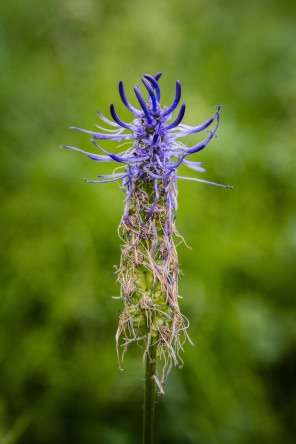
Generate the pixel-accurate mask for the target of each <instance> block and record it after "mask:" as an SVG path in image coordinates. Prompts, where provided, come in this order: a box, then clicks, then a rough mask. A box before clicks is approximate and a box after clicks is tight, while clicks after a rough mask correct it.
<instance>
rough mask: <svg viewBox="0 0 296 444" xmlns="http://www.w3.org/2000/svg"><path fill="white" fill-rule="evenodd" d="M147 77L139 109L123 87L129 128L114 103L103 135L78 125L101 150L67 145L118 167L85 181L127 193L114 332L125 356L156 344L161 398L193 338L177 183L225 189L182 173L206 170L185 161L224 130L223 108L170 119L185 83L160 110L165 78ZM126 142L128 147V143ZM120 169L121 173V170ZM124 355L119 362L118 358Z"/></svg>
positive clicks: (183, 107)
mask: <svg viewBox="0 0 296 444" xmlns="http://www.w3.org/2000/svg"><path fill="white" fill-rule="evenodd" d="M160 77H161V73H158V74H156V75H155V76H154V77H152V76H150V75H148V74H146V75H144V77H143V78H142V82H143V84H144V87H145V89H146V90H147V93H148V100H147V101H145V99H144V97H143V95H142V93H141V91H140V88H139V87H138V86H136V87H135V88H134V91H135V94H136V97H137V100H138V102H139V107H138V108H135V107H134V106H132V105H131V104H130V102H129V101H128V99H127V97H126V94H125V91H124V87H123V83H122V82H119V94H120V97H121V100H122V102H123V103H124V105H125V106H126V107H127V109H128V110H129V111H130V112H131V113H132V114H133V115H134V119H133V121H132V122H131V123H125V122H123V121H122V120H121V119H120V118H119V117H118V115H117V113H116V111H115V108H114V105H113V104H111V106H110V112H111V116H112V118H113V120H109V119H107V118H106V117H104V116H103V115H102V114H101V113H100V112H99V116H100V118H101V120H102V121H103V122H104V123H105V124H107V125H108V126H109V128H103V127H101V126H98V128H99V129H100V130H103V131H104V132H92V131H87V130H83V129H80V128H76V127H73V129H76V130H78V131H82V132H85V133H88V134H91V135H92V138H91V139H90V140H91V142H92V143H93V144H94V145H95V146H96V148H98V150H100V151H101V152H102V154H93V153H90V152H86V151H83V150H80V149H78V148H74V147H71V146H65V147H64V148H70V149H72V150H76V151H80V152H82V153H84V154H86V155H87V156H88V157H89V158H90V159H92V160H95V161H97V162H116V163H117V164H118V167H117V168H116V169H115V170H114V172H113V174H110V175H105V176H98V178H99V180H87V182H91V183H106V182H117V181H121V184H122V190H123V192H124V193H125V194H126V197H125V199H124V202H125V207H124V212H123V216H122V220H121V223H120V227H119V228H120V230H119V235H120V238H121V240H122V242H123V245H122V247H121V252H122V254H121V262H120V266H119V267H118V268H117V271H116V273H115V274H117V278H118V281H119V282H120V284H121V298H122V300H123V301H124V310H123V312H122V314H121V316H120V320H119V327H118V331H117V334H116V343H117V349H119V345H120V344H119V340H120V337H122V336H123V339H124V342H123V344H121V345H120V347H123V353H122V356H123V354H124V352H125V350H126V348H127V347H128V345H129V344H130V343H131V342H133V341H136V342H137V343H138V344H139V345H141V346H142V347H143V348H144V350H145V352H144V354H145V355H146V354H149V347H150V346H151V344H155V346H156V347H157V351H158V356H159V357H160V358H162V359H163V360H164V364H163V371H162V375H161V377H160V379H158V377H157V376H156V375H154V379H155V381H156V382H157V384H158V386H159V389H160V393H163V384H164V382H165V379H166V376H167V374H168V373H169V371H170V368H171V366H172V363H174V364H175V365H176V366H178V367H180V366H181V365H182V359H181V358H180V355H179V352H180V350H182V345H183V342H184V341H185V340H186V339H189V337H188V334H187V327H188V325H189V322H188V320H187V318H186V317H185V316H184V315H182V314H181V312H180V309H179V305H178V298H179V297H180V296H179V293H178V281H179V279H180V273H181V271H180V268H179V262H178V255H177V251H176V246H175V244H174V237H175V236H177V237H178V238H179V239H181V241H184V239H183V237H182V236H181V235H180V234H179V233H178V231H177V229H176V227H175V219H176V214H177V194H178V189H177V182H178V179H186V180H193V181H198V182H205V183H208V184H211V185H217V186H220V187H226V188H231V187H230V186H225V185H219V184H216V183H213V182H208V181H206V180H202V179H199V178H190V177H183V176H178V173H177V170H178V167H179V166H180V165H181V164H183V165H186V166H187V167H189V168H191V169H192V170H195V171H198V172H204V171H205V170H204V169H203V168H202V167H201V165H202V164H203V162H194V161H190V160H187V158H188V156H189V155H190V154H193V153H197V152H198V151H201V150H202V149H203V148H205V147H206V145H207V144H208V143H209V142H210V140H211V139H212V138H213V137H214V136H216V132H217V129H218V126H219V117H220V108H221V106H217V111H216V112H215V114H214V116H213V117H211V118H210V119H209V120H207V121H206V122H204V123H203V124H201V125H198V126H189V125H184V124H182V123H181V122H182V120H183V117H184V114H185V104H184V103H183V104H182V105H181V106H180V109H179V112H178V115H177V117H176V118H175V119H174V120H173V121H171V120H172V114H173V112H174V111H175V110H176V109H177V107H178V105H179V103H180V99H181V84H180V82H179V81H178V80H177V82H176V93H175V98H174V101H173V103H172V104H171V106H169V107H168V108H166V107H161V105H160V87H159V83H158V81H159V79H160ZM211 124H213V129H212V130H211V131H209V130H208V133H209V134H208V135H207V137H205V139H204V140H203V141H202V142H199V143H198V144H196V145H194V146H192V147H188V146H187V145H185V144H183V143H182V142H181V141H180V139H181V138H183V137H187V136H190V135H192V134H195V133H199V132H201V131H203V130H206V129H207V128H208V127H210V125H211ZM100 139H101V140H114V141H115V142H121V144H120V146H122V145H123V144H124V145H125V146H126V149H125V151H123V152H119V153H116V154H114V153H111V152H108V151H106V150H105V149H104V148H102V147H101V146H100V145H98V143H97V140H100ZM122 142H124V143H123V144H122ZM118 170H121V172H118ZM118 357H119V361H120V366H121V365H122V364H121V358H120V353H119V352H118Z"/></svg>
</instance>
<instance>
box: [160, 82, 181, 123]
mask: <svg viewBox="0 0 296 444" xmlns="http://www.w3.org/2000/svg"><path fill="white" fill-rule="evenodd" d="M180 99H181V83H180V82H179V80H177V82H176V95H175V100H174V101H173V103H172V105H171V106H170V107H169V108H168V109H166V110H165V111H164V112H163V113H162V116H163V117H165V116H168V115H169V114H171V113H172V112H173V111H174V110H175V109H176V108H177V106H178V105H179V102H180Z"/></svg>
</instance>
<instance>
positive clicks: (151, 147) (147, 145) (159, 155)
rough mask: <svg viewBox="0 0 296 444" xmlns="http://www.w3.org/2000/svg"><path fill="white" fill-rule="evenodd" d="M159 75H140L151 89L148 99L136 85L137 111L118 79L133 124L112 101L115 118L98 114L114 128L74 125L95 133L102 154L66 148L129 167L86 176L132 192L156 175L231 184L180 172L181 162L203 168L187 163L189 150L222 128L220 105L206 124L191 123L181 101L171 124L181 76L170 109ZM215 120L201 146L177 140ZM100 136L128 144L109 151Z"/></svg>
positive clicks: (163, 177)
mask: <svg viewBox="0 0 296 444" xmlns="http://www.w3.org/2000/svg"><path fill="white" fill-rule="evenodd" d="M160 76H161V73H158V74H156V75H155V76H154V77H152V76H150V75H148V74H145V75H144V77H142V82H143V84H144V86H145V88H146V90H147V92H148V101H147V102H146V101H145V99H144V97H143V95H142V93H141V91H140V89H139V87H138V86H136V87H135V88H134V91H135V94H136V97H137V99H138V102H139V106H140V107H139V109H136V108H134V107H133V106H132V105H131V104H130V102H129V101H128V99H127V97H126V94H125V91H124V87H123V83H122V82H119V94H120V97H121V100H122V102H123V103H124V105H125V106H126V107H127V109H128V110H129V111H131V112H132V113H133V114H134V116H135V118H134V120H133V121H132V122H131V123H125V122H123V121H122V120H121V119H120V118H119V117H118V115H117V113H116V111H115V108H114V105H113V103H112V104H111V106H110V112H111V116H112V118H113V120H114V121H112V120H109V119H107V118H106V117H104V116H103V115H102V114H101V113H100V112H99V116H100V118H101V119H102V121H103V122H104V123H107V124H108V125H109V126H111V127H112V129H110V128H104V127H101V126H98V128H99V129H101V130H103V131H105V132H93V131H87V130H83V129H81V128H77V127H71V129H76V130H78V131H82V132H85V133H87V134H91V135H92V138H91V139H90V140H91V142H92V143H93V144H94V145H95V146H96V147H97V148H98V149H99V150H100V151H101V152H102V153H104V154H103V155H102V154H92V153H89V152H86V151H83V150H80V149H78V148H74V147H71V146H64V147H63V148H69V149H72V150H76V151H80V152H81V153H84V154H86V155H87V156H88V157H89V158H90V159H92V160H96V161H98V162H117V163H120V164H123V166H124V165H125V167H124V171H123V172H122V173H121V174H118V173H117V174H113V175H107V176H98V177H99V179H100V180H87V182H90V183H105V182H115V181H119V180H122V181H123V182H122V189H123V191H124V192H125V193H126V194H129V191H130V188H131V185H132V183H133V182H135V181H137V180H149V179H152V180H155V181H156V180H166V181H167V182H169V181H170V179H171V178H173V177H174V178H175V179H176V181H177V179H185V180H194V181H198V182H204V183H208V184H210V185H216V186H220V187H225V188H231V187H230V186H229V185H227V186H226V185H220V184H216V183H213V182H209V181H206V180H202V179H198V178H190V177H183V176H176V171H177V168H178V167H179V166H180V165H181V164H183V165H186V166H188V167H189V168H191V169H193V170H196V171H199V172H204V171H205V170H204V169H203V168H201V166H200V165H202V162H193V161H188V160H186V158H187V157H188V156H189V155H190V154H193V153H196V152H198V151H201V150H202V149H203V148H205V147H206V146H207V144H208V143H209V142H210V140H211V139H212V138H213V137H214V136H216V132H217V129H218V126H219V117H220V108H221V106H220V105H218V106H217V111H216V113H215V114H214V116H213V117H211V118H210V119H209V120H207V121H206V122H205V123H203V124H201V125H198V126H195V127H192V126H189V125H184V124H182V123H181V122H182V120H183V118H184V114H185V108H186V106H185V103H183V104H182V105H181V107H180V110H179V113H178V115H177V117H176V118H175V120H174V121H173V122H171V123H168V122H169V121H170V120H171V119H172V113H173V111H174V110H175V109H176V108H177V107H178V105H179V103H180V99H181V84H180V82H179V81H178V80H177V82H176V94H175V99H174V101H173V103H172V105H171V106H169V107H168V108H162V107H161V105H160V87H159V84H158V80H159V78H160ZM212 122H215V127H214V129H213V130H212V131H208V132H209V135H208V136H207V137H206V138H205V139H204V140H202V141H201V142H199V143H198V144H197V145H194V146H192V147H188V146H186V145H184V144H183V143H182V142H181V141H179V139H181V138H182V137H186V136H189V135H191V134H195V133H199V132H201V131H203V130H205V129H206V128H208V127H209V126H210V125H211V123H212ZM126 131H128V132H126ZM99 139H102V140H114V141H116V142H123V141H125V142H128V144H129V147H128V148H127V149H126V150H125V151H124V152H121V153H117V154H114V153H110V152H107V151H106V150H104V149H103V148H102V147H101V146H100V145H98V144H97V143H96V140H99ZM127 200H128V199H127Z"/></svg>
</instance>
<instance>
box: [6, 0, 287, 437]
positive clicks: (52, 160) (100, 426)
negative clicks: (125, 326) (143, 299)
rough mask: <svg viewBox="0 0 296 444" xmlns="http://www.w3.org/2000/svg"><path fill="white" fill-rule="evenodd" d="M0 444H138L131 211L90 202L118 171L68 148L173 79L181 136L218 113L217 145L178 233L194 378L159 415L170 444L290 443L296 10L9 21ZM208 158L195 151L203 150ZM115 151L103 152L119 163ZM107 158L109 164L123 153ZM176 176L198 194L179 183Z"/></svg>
mask: <svg viewBox="0 0 296 444" xmlns="http://www.w3.org/2000/svg"><path fill="white" fill-rule="evenodd" d="M0 10H1V14H0V60H1V71H2V76H1V88H0V116H1V128H2V130H1V139H2V140H1V153H2V161H1V164H0V171H1V179H2V187H1V197H2V199H1V201H2V210H1V215H2V217H1V225H2V226H1V232H2V239H1V256H0V265H1V304H0V375H1V377H0V442H1V443H2V442H3V443H10V444H12V443H20V444H25V443H26V444H47V443H48V444H49V443H50V444H52V443H53V442H55V443H63V444H65V443H68V442H69V443H71V444H75V443H77V444H78V443H79V444H80V443H83V444H95V443H101V442H102V443H104V444H105V443H106V444H113V443H114V444H115V443H116V444H126V443H130V442H139V439H140V438H139V437H140V434H141V421H142V419H141V415H142V413H141V403H142V391H143V380H142V379H143V368H142V363H141V352H140V351H139V350H137V349H136V348H135V349H134V350H130V351H129V353H128V354H127V356H126V360H125V371H124V372H123V373H121V372H119V371H118V367H117V361H116V353H115V344H114V334H115V331H116V324H117V319H118V314H119V310H120V302H118V301H114V300H112V299H111V296H116V295H117V294H118V291H119V289H118V285H116V284H115V283H114V278H111V277H110V275H111V273H112V270H113V265H114V264H117V263H118V262H119V240H118V238H117V232H116V228H117V225H118V223H119V221H120V218H121V212H122V208H123V205H122V195H121V192H120V190H118V187H117V186H116V185H115V184H106V185H105V186H102V187H101V186H96V185H93V186H92V185H89V184H86V183H85V182H84V181H83V178H84V177H88V178H93V177H95V176H96V175H98V174H100V173H101V172H103V171H104V172H106V173H108V171H110V170H111V169H112V166H109V165H107V166H102V165H97V163H95V162H90V161H89V160H88V159H85V158H84V157H83V156H82V155H80V154H79V153H70V152H68V151H66V150H65V151H62V150H59V149H58V146H59V145H60V144H68V145H74V146H77V147H80V148H85V149H87V150H88V149H91V146H90V143H89V142H88V137H87V135H83V134H80V133H75V132H67V131H66V128H67V127H69V126H71V125H77V126H80V127H82V128H86V129H90V130H91V129H92V128H94V126H93V124H94V123H98V117H97V115H96V113H97V109H98V108H99V109H100V110H101V111H102V112H103V113H106V114H107V115H108V113H109V111H108V107H109V104H110V103H111V102H114V103H115V104H116V107H117V108H118V112H119V114H120V116H122V118H123V119H130V116H129V114H128V111H127V110H125V109H124V107H123V105H122V104H120V100H119V96H118V91H117V84H118V81H119V80H123V81H124V82H125V84H126V90H127V93H128V95H129V96H131V101H132V103H135V101H134V98H133V94H132V87H133V86H134V85H136V84H137V83H139V79H140V77H141V76H142V75H143V74H144V73H146V72H147V73H152V74H154V73H156V72H157V71H163V73H164V75H163V78H162V79H161V86H162V96H163V99H162V103H164V104H169V103H170V102H171V100H172V97H173V94H174V84H175V81H176V79H179V80H180V81H181V83H182V86H183V99H184V101H185V102H186V104H187V114H186V116H185V120H186V122H188V123H189V124H198V123H200V122H202V121H204V120H206V119H207V118H208V117H209V116H211V115H212V114H213V113H214V111H215V105H216V104H220V103H221V104H223V105H224V108H223V109H222V113H221V124H220V127H219V132H218V136H219V137H218V139H217V140H214V141H213V142H212V143H211V144H210V145H209V146H208V148H207V150H206V151H204V152H202V153H200V154H198V155H196V156H195V158H196V159H198V160H202V161H205V166H206V168H207V170H208V172H207V173H205V174H204V175H203V177H202V178H204V179H206V180H207V179H208V180H212V181H217V182H219V183H225V184H231V185H233V186H234V189H233V190H232V191H229V190H223V189H219V188H215V187H210V186H206V185H203V184H197V183H189V182H188V183H187V182H186V183H180V192H179V214H178V219H177V225H178V228H179V231H180V232H181V233H182V234H183V235H184V236H185V238H186V240H187V242H188V243H189V245H191V246H192V251H189V250H187V249H186V248H185V247H180V252H179V256H180V260H181V263H182V269H183V271H184V273H185V276H184V278H183V279H182V281H181V285H180V292H181V295H182V296H183V297H184V299H183V300H182V301H181V306H182V309H183V311H184V313H185V314H186V315H187V316H188V317H189V318H190V323H191V337H192V340H193V342H194V343H195V344H196V346H195V347H194V348H192V347H191V346H190V345H189V344H188V345H186V346H185V354H184V361H185V365H184V368H183V369H182V370H181V371H179V370H176V369H174V370H173V371H172V374H171V375H170V377H169V380H168V384H167V387H166V397H165V398H162V399H161V400H159V402H158V405H157V418H156V434H157V436H158V440H157V442H159V443H170V444H174V443H201V444H216V443H219V444H224V443H225V444H231V443H233V444H249V443H252V444H256V443H258V444H262V443H268V444H273V443H278V442H285V443H286V444H289V443H291V444H292V443H293V442H294V439H295V438H294V437H295V432H296V430H295V422H294V418H293V415H294V411H295V407H296V405H295V404H296V397H295V382H294V379H295V367H296V361H295V359H296V327H295V311H296V308H295V288H296V285H295V253H296V228H295V227H296V212H295V205H294V202H295V193H296V179H295V177H296V176H295V160H296V154H295V153H296V151H295V125H294V122H295V114H296V107H295V103H296V102H295V99H296V87H295V73H296V64H295V60H296V49H295V45H294V43H293V42H294V40H295V3H294V2H291V1H286V2H276V1H267V0H263V1H261V2H260V3H258V2H255V0H250V1H249V2H247V3H238V2H235V1H232V0H231V1H227V2H222V1H218V0H210V1H207V2H205V1H204V0H202V1H200V2H195V1H193V0H185V1H184V2H178V1H177V0H172V1H168V0H165V1H163V2H161V3H159V2H156V1H155V0H151V1H148V2H137V1H135V0H125V1H122V2H119V1H113V2H108V1H107V0H104V1H103V0H102V1H99V2H97V1H95V0H84V1H82V0H73V1H70V0H61V1H59V2H58V1H49V0H43V1H42V2H40V3H37V2H35V1H33V0H28V1H26V2H23V1H21V0H16V1H15V2H9V3H8V2H6V3H4V4H3V5H1V6H0ZM196 140H197V139H196ZM104 146H105V147H108V148H109V147H110V149H111V144H110V145H108V144H107V143H106V144H105V145H104ZM112 148H113V149H114V145H112ZM183 172H184V175H186V174H188V172H187V171H185V167H184V169H183Z"/></svg>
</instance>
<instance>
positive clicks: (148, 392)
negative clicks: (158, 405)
mask: <svg viewBox="0 0 296 444" xmlns="http://www.w3.org/2000/svg"><path fill="white" fill-rule="evenodd" d="M155 368H156V345H155V344H152V345H150V347H149V352H148V353H147V355H146V375H145V391H144V415H143V444H153V441H154V397H155V382H154V378H153V375H154V374H155Z"/></svg>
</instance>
